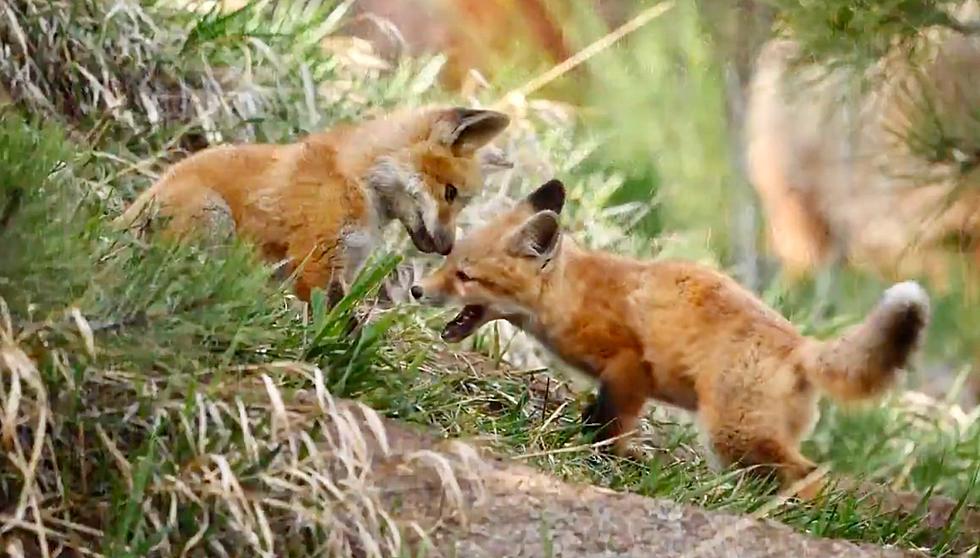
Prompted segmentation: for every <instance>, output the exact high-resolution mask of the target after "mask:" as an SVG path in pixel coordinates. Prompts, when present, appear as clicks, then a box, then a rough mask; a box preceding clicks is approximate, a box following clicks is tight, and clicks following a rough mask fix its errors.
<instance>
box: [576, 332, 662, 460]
mask: <svg viewBox="0 0 980 558" xmlns="http://www.w3.org/2000/svg"><path fill="white" fill-rule="evenodd" d="M650 381H651V380H650V371H649V366H648V365H647V364H646V363H645V362H644V361H643V360H642V359H641V358H640V355H639V354H637V353H635V352H633V351H624V352H621V353H619V354H618V355H616V356H615V357H613V358H612V359H610V360H609V361H608V362H607V363H606V366H605V367H604V368H603V370H602V373H601V374H600V376H599V393H598V395H597V396H596V398H595V400H594V401H593V402H592V403H591V404H589V405H588V406H587V407H586V408H585V409H584V411H583V413H582V422H583V423H584V424H583V427H584V429H585V430H586V431H588V432H593V433H594V440H595V441H597V442H601V441H605V440H609V439H612V438H616V437H619V439H617V440H616V442H615V443H614V444H613V450H614V451H615V453H616V454H618V455H620V456H623V457H633V458H638V457H639V456H640V452H638V451H636V450H635V449H634V448H633V447H632V446H631V445H630V443H629V441H628V440H627V439H626V438H624V437H621V436H623V435H624V434H626V433H628V432H630V431H632V430H633V429H634V428H636V423H637V420H638V418H639V415H640V411H641V410H642V409H643V404H644V403H645V402H646V400H647V397H648V394H649V393H650Z"/></svg>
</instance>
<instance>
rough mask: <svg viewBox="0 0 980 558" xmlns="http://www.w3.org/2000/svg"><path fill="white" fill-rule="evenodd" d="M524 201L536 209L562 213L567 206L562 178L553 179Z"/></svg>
mask: <svg viewBox="0 0 980 558" xmlns="http://www.w3.org/2000/svg"><path fill="white" fill-rule="evenodd" d="M524 201H525V203H527V204H528V205H530V206H531V207H532V208H533V209H534V210H535V211H554V212H555V213H561V209H562V207H564V206H565V185H564V184H562V183H561V181H560V180H555V179H551V180H549V181H547V182H545V183H544V184H542V185H541V186H538V189H537V190H535V191H533V192H531V193H530V194H528V196H527V197H526V198H524Z"/></svg>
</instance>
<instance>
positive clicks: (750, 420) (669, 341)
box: [412, 181, 928, 484]
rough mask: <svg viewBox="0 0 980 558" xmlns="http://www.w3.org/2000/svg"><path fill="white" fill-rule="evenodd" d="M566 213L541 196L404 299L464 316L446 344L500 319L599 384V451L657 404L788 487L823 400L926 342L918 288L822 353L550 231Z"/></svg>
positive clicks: (847, 393)
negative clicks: (682, 412)
mask: <svg viewBox="0 0 980 558" xmlns="http://www.w3.org/2000/svg"><path fill="white" fill-rule="evenodd" d="M563 201H564V190H563V187H562V186H561V184H560V183H559V182H557V181H552V182H549V183H548V184H546V185H544V186H542V187H541V188H539V189H538V190H537V191H536V192H535V193H533V194H532V195H531V196H530V197H529V198H528V199H526V200H525V201H523V202H521V203H520V204H519V205H518V206H517V207H516V208H514V209H513V210H511V211H509V212H507V213H505V214H503V215H501V216H499V217H498V218H496V219H495V220H493V221H491V222H490V223H488V224H487V225H485V226H484V227H482V228H480V229H479V230H477V231H475V232H473V233H472V234H471V235H469V236H467V237H466V238H464V239H462V240H461V241H460V242H459V243H458V244H457V246H456V248H455V249H454V250H453V252H452V253H451V254H450V256H449V257H448V258H447V259H446V261H445V263H444V264H443V265H442V267H440V268H439V269H438V270H436V271H434V272H433V273H432V274H430V275H429V276H428V277H426V278H425V279H423V281H422V282H421V283H420V284H419V285H416V287H415V288H413V293H412V294H413V296H415V297H416V298H418V299H421V300H424V301H428V302H431V303H436V304H438V303H443V302H446V301H455V302H458V303H461V304H463V305H465V306H464V310H463V311H462V312H461V314H460V316H458V317H457V318H456V319H454V320H453V321H452V322H450V324H449V325H447V326H446V329H445V330H444V332H443V336H444V338H446V339H447V340H449V341H456V340H459V339H462V338H465V337H466V336H468V335H469V334H471V333H472V332H473V331H474V330H475V329H476V328H477V327H479V326H480V325H482V324H483V323H486V322H488V321H490V320H494V319H500V318H503V319H507V320H509V321H511V322H512V323H514V324H515V325H517V326H519V327H521V328H522V329H523V330H525V331H527V332H529V333H530V334H532V335H533V336H535V337H536V338H537V339H538V340H540V341H541V342H542V343H543V344H544V345H546V346H547V347H549V348H550V349H551V350H552V351H553V352H554V353H555V354H556V355H557V356H559V357H560V358H562V359H563V360H565V361H566V362H568V363H569V364H571V365H573V366H575V367H577V368H579V369H581V370H582V371H584V372H586V373H588V374H590V375H591V376H593V377H595V378H597V379H598V380H599V383H600V391H599V397H598V398H597V400H596V401H595V403H594V404H593V405H592V406H591V407H590V408H589V409H587V410H586V412H585V417H584V418H585V419H586V421H587V422H589V423H592V424H594V425H597V426H600V427H602V426H604V425H605V428H603V429H602V430H600V433H601V434H602V436H604V437H608V436H614V435H618V434H621V433H623V432H626V431H629V430H630V429H632V428H633V427H634V425H635V423H636V419H637V417H638V415H639V413H640V411H641V408H642V405H643V403H644V402H645V401H646V400H647V399H649V398H652V399H656V400H658V401H662V402H665V403H669V404H672V405H675V406H678V407H681V408H684V409H687V410H690V411H695V412H696V413H697V416H698V423H699V425H700V427H701V428H702V430H703V433H704V435H705V439H706V442H707V446H708V448H709V449H710V450H711V452H712V454H713V455H714V456H716V457H717V458H718V460H719V461H720V462H721V463H722V464H724V465H740V466H753V465H754V466H760V467H761V469H762V470H763V471H767V470H768V471H773V472H776V473H777V474H778V475H779V476H780V478H781V479H782V480H783V482H784V483H787V484H791V483H793V482H795V481H797V480H800V479H801V478H803V477H805V476H806V475H807V474H809V473H810V472H811V471H812V470H813V469H814V466H813V463H811V462H810V461H809V460H807V459H806V458H805V457H804V456H803V455H802V454H800V452H799V449H798V448H799V443H800V441H801V440H802V439H803V438H804V437H805V436H807V435H808V434H809V432H810V429H811V428H812V426H813V424H814V423H815V422H816V419H817V412H818V411H817V406H816V404H817V399H818V396H819V394H820V393H821V392H824V393H827V394H829V395H831V396H832V397H834V398H835V399H838V400H844V401H848V400H859V399H866V398H868V397H872V396H874V395H876V394H879V393H881V392H882V391H883V390H885V389H887V388H888V387H889V386H891V385H892V384H893V382H894V379H895V377H896V375H897V371H898V369H900V368H901V367H902V366H904V365H905V364H906V362H907V361H908V359H909V357H910V355H911V352H912V350H913V349H914V348H915V346H916V345H917V343H918V342H919V340H920V337H921V336H922V331H923V329H924V327H925V323H926V320H927V317H928V299H927V297H926V296H925V293H924V292H923V291H922V290H921V288H920V287H919V286H918V285H916V284H914V283H903V284H900V285H896V286H895V287H893V288H891V289H889V290H888V291H887V292H886V294H885V296H884V298H883V300H882V301H881V303H880V304H879V305H878V307H877V308H876V309H875V310H874V311H873V312H872V313H871V314H870V316H869V317H868V318H867V319H866V320H865V322H864V323H862V324H860V325H858V326H856V327H855V328H853V329H852V330H850V331H848V332H847V333H845V334H844V335H842V336H841V337H839V338H838V339H834V340H829V341H818V340H815V339H810V338H807V337H804V336H802V335H801V334H800V333H799V332H798V331H797V330H796V328H795V327H794V326H793V324H791V323H790V322H789V321H787V320H786V319H785V318H783V317H782V316H780V315H779V314H778V313H777V312H775V311H774V310H772V309H770V308H769V307H767V306H766V305H765V304H764V303H763V302H762V301H760V300H759V299H758V298H757V297H756V296H755V295H754V294H752V293H751V292H750V291H748V290H747V289H745V288H743V287H741V286H740V285H738V284H737V283H736V282H735V281H734V280H732V279H731V278H729V277H727V276H726V275H724V274H722V273H719V272H717V271H714V270H712V269H710V268H707V267H704V266H701V265H697V264H694V263H689V262H683V261H639V260H635V259H630V258H625V257H620V256H616V255H612V254H608V253H603V252H598V251H592V250H588V249H585V248H583V247H580V246H579V245H577V244H576V243H575V242H574V241H573V240H571V239H570V238H568V237H566V236H564V235H562V234H561V232H560V230H559V226H558V222H557V218H558V217H557V213H558V212H560V210H561V206H562V204H563ZM619 450H620V451H627V450H628V447H627V446H626V445H624V444H619Z"/></svg>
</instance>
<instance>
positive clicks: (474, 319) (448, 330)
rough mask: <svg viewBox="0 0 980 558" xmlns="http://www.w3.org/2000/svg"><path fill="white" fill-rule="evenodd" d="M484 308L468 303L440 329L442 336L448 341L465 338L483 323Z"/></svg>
mask: <svg viewBox="0 0 980 558" xmlns="http://www.w3.org/2000/svg"><path fill="white" fill-rule="evenodd" d="M485 312H486V308H484V307H483V306H477V305H469V306H465V307H463V309H462V310H460V312H459V314H457V315H456V317H455V318H453V319H452V320H450V321H449V323H448V324H446V327H445V328H443V330H442V338H443V339H444V340H446V341H449V342H457V341H462V340H463V339H466V338H467V337H468V336H469V335H470V334H472V333H473V331H474V330H476V328H478V327H480V326H481V325H483V320H482V318H483V315H484V313H485Z"/></svg>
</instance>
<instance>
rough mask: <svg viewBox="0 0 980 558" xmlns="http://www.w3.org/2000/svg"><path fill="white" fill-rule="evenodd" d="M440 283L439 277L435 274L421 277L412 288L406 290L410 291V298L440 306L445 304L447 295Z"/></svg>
mask: <svg viewBox="0 0 980 558" xmlns="http://www.w3.org/2000/svg"><path fill="white" fill-rule="evenodd" d="M440 287H441V285H440V284H439V278H438V277H437V276H436V277H434V276H432V275H430V276H428V277H423V278H422V279H420V280H419V282H418V283H415V284H414V285H412V288H410V289H409V290H408V292H409V293H411V295H412V298H414V299H415V300H417V301H419V302H422V303H425V304H429V305H431V306H441V305H442V304H445V302H446V300H447V299H448V296H447V295H446V293H445V292H444V290H443V289H442V288H440Z"/></svg>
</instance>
